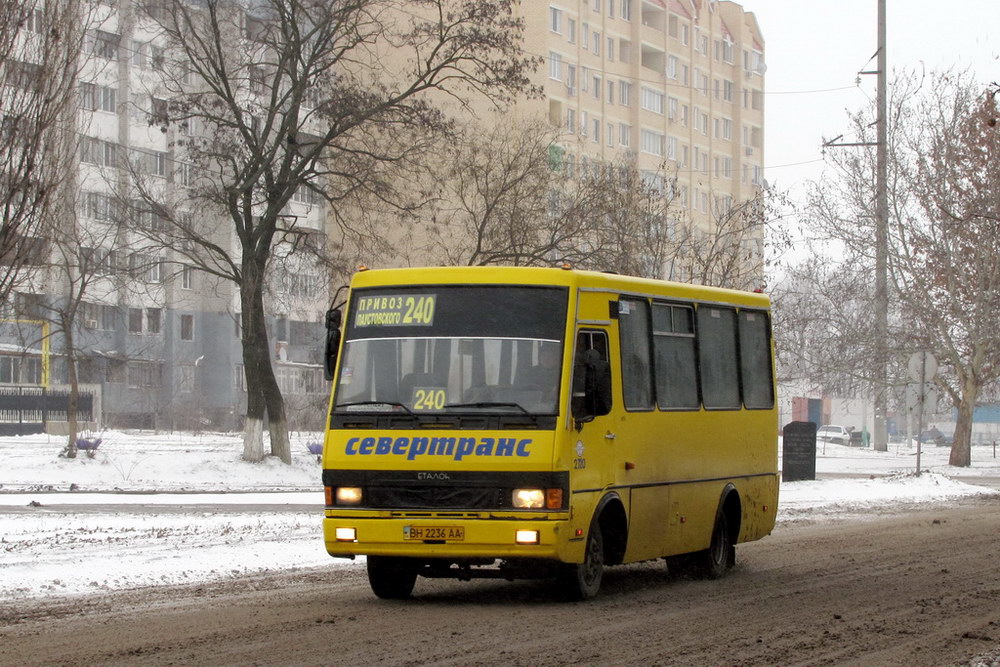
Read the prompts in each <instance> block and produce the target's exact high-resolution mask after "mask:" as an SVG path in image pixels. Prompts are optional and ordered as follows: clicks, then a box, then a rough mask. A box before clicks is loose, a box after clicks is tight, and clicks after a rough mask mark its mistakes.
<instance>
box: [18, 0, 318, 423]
mask: <svg viewBox="0 0 1000 667" xmlns="http://www.w3.org/2000/svg"><path fill="white" fill-rule="evenodd" d="M138 6H139V5H138V3H133V2H129V1H122V2H118V3H100V4H96V5H95V6H94V11H95V12H96V14H95V15H93V16H91V17H90V23H91V28H90V30H89V31H88V38H87V40H86V47H85V50H84V52H83V53H81V55H80V57H81V58H82V59H83V63H82V72H81V77H80V82H79V92H78V96H79V112H78V113H79V130H78V132H79V134H80V136H79V160H78V171H77V173H76V174H75V182H74V183H73V184H72V188H71V189H72V194H71V195H70V197H71V198H73V199H74V200H73V201H67V202H66V206H65V207H64V209H63V211H62V213H61V217H62V221H61V223H60V225H61V227H62V231H61V233H62V234H64V237H63V238H64V240H65V241H66V243H63V244H62V246H63V247H56V246H57V245H58V244H56V243H54V242H53V241H52V239H48V240H47V241H48V243H47V246H46V247H47V252H41V253H38V257H36V258H35V259H34V261H33V262H32V263H33V264H34V265H35V266H33V267H29V269H30V270H29V271H28V272H27V273H26V274H25V276H24V280H22V281H21V284H20V285H19V286H18V288H17V290H16V293H15V294H14V295H12V298H11V299H9V300H8V303H4V304H3V312H2V313H0V385H14V386H38V385H48V386H49V387H57V388H58V387H60V386H65V384H66V383H67V382H68V378H67V364H66V362H65V359H66V355H65V342H66V336H65V333H64V332H63V331H61V330H60V323H59V315H60V313H61V312H62V311H63V310H65V306H66V304H67V303H68V299H69V298H70V297H69V296H68V295H70V294H72V293H73V290H74V289H76V288H78V287H79V285H80V284H81V281H86V289H85V292H84V294H83V296H82V300H81V302H80V306H79V309H78V311H77V313H76V317H75V324H74V326H73V339H74V340H73V342H74V347H75V349H76V354H77V359H78V364H77V365H78V374H79V382H80V383H81V385H82V386H83V387H84V389H85V390H86V391H89V392H92V393H94V394H96V395H97V397H98V404H99V405H100V406H101V413H102V414H100V415H97V416H96V417H97V418H98V419H99V421H100V422H101V423H102V424H103V425H104V426H110V427H132V428H154V427H155V428H191V427H197V428H219V429H222V428H238V427H239V426H240V420H241V418H242V415H243V412H244V409H245V408H244V406H245V400H246V397H245V388H246V385H245V380H244V375H243V360H242V347H241V343H240V334H241V331H240V316H239V313H240V298H239V293H238V290H237V288H236V286H235V285H234V284H233V283H232V282H229V281H226V280H223V279H219V278H213V277H212V276H210V275H209V274H207V273H205V272H202V271H198V270H196V269H195V268H194V267H192V266H190V265H189V264H188V263H187V261H186V259H185V257H186V253H185V251H186V250H189V248H185V247H182V245H183V244H184V243H185V242H184V241H183V240H179V241H178V242H177V244H176V245H174V246H173V247H170V246H169V245H164V244H163V243H150V241H149V237H150V234H149V231H150V230H156V229H157V226H158V225H162V223H163V221H162V219H160V213H158V212H157V211H156V210H155V208H153V207H151V206H150V205H148V204H146V203H144V202H142V201H140V200H138V199H135V200H131V199H129V196H130V195H129V194H128V193H130V192H132V191H133V190H134V188H135V186H136V185H137V181H139V180H141V181H142V183H143V187H144V188H146V190H147V191H149V190H152V191H156V192H159V193H162V195H163V201H171V202H176V205H177V207H178V211H176V212H175V214H177V215H181V216H185V217H186V218H188V219H189V220H190V222H191V224H192V225H193V226H194V227H196V228H199V229H204V230H207V231H206V233H208V234H213V235H214V237H213V238H214V240H215V241H216V242H217V243H219V244H220V247H223V248H229V249H231V250H232V252H233V253H234V256H235V255H236V254H237V253H238V245H237V244H236V242H235V240H234V234H235V232H234V231H233V223H232V221H231V220H228V219H225V218H218V217H216V218H213V217H212V216H213V215H214V214H211V213H207V212H206V211H205V210H204V209H201V208H199V207H198V205H197V203H196V201H197V200H196V199H194V198H189V197H188V196H187V191H188V189H190V188H192V187H193V186H194V185H195V183H194V182H195V180H196V179H197V168H196V166H195V165H194V164H192V163H191V162H190V160H189V159H188V158H187V157H186V156H185V154H184V152H183V149H182V148H180V147H181V146H183V145H184V143H185V139H190V138H192V137H196V136H197V135H198V132H199V131H200V128H198V127H197V124H196V123H195V122H188V123H168V122H166V121H165V116H166V109H167V106H168V104H169V101H170V96H171V92H170V90H169V89H168V87H167V86H165V85H164V84H163V77H161V76H159V74H160V72H162V71H163V69H164V68H165V67H176V66H177V62H176V61H170V59H169V56H168V55H167V54H166V51H165V48H164V46H163V44H162V43H161V42H160V41H159V40H160V38H159V37H158V34H159V32H158V31H157V30H156V29H155V24H153V23H152V22H151V21H150V20H149V18H148V16H147V15H145V14H144V13H143V12H140V11H137V7H138ZM323 209H324V206H323V204H322V202H321V201H319V200H318V198H317V197H315V196H313V195H312V194H310V193H304V194H303V195H302V196H296V197H295V198H294V201H292V202H291V203H290V204H289V207H288V210H287V211H286V213H287V215H288V217H289V219H295V220H296V225H297V229H298V230H300V231H303V230H304V231H313V232H315V233H316V234H317V235H322V233H323V226H324V224H325V213H324V210H323ZM268 300H269V302H268V303H267V312H268V313H269V317H268V328H269V339H270V343H271V345H272V346H273V355H272V363H273V364H274V367H275V372H276V375H277V378H278V381H279V385H280V386H281V389H282V391H283V394H284V396H285V398H286V404H287V410H288V417H289V423H290V426H291V427H292V428H303V427H313V428H315V427H318V425H320V424H321V423H322V414H323V412H324V405H325V401H326V398H327V395H328V385H327V384H326V383H325V382H324V380H323V377H322V369H321V366H320V364H319V359H320V355H319V347H320V345H321V340H322V327H323V325H322V324H321V322H322V313H323V312H324V311H325V309H326V307H327V305H328V294H327V278H326V276H325V275H324V274H323V273H322V272H321V271H320V270H319V269H317V268H316V267H313V266H310V265H309V263H308V262H301V263H299V265H297V266H296V267H295V269H294V270H286V271H278V272H276V275H275V276H274V280H273V284H272V285H270V287H269V290H268ZM43 322H44V325H43V324H42V323H43ZM43 328H44V329H45V330H47V331H49V332H51V333H52V336H51V338H50V339H49V340H48V341H47V343H46V345H44V346H43V345H42V344H41V342H40V340H39V339H40V336H41V333H42V330H43Z"/></svg>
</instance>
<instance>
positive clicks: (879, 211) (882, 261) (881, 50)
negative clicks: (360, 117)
mask: <svg viewBox="0 0 1000 667" xmlns="http://www.w3.org/2000/svg"><path fill="white" fill-rule="evenodd" d="M885 3H886V0H878V54H877V55H878V69H876V70H875V71H866V72H859V74H876V75H877V76H878V85H877V93H876V99H875V105H876V107H877V108H878V109H877V113H878V117H877V118H876V119H875V124H876V140H875V141H873V142H872V141H862V142H852V143H836V142H837V140H838V139H840V138H841V137H837V138H835V139H832V140H830V141H825V142H823V147H824V148H826V147H837V146H874V147H875V303H874V307H875V359H873V360H872V361H873V364H872V365H873V373H872V389H873V393H874V398H875V429H874V433H872V449H874V450H875V451H879V452H884V451H887V450H888V432H887V430H886V415H887V413H888V400H887V396H888V378H889V373H888V365H889V349H888V347H887V344H888V341H887V338H888V335H889V292H888V288H887V284H888V256H889V234H888V229H889V185H888V184H889V144H888V140H889V116H888V107H889V103H888V94H887V90H888V84H887V79H888V65H887V61H888V59H887V57H886V48H885V47H886V39H885V24H886V21H885ZM841 136H843V135H841Z"/></svg>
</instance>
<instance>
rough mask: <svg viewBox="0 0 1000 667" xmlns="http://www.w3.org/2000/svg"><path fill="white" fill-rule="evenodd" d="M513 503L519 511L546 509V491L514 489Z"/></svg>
mask: <svg viewBox="0 0 1000 667" xmlns="http://www.w3.org/2000/svg"><path fill="white" fill-rule="evenodd" d="M512 502H513V504H514V507H516V508H517V509H523V510H537V509H541V508H543V507H545V491H544V490H543V489H514V496H513V500H512Z"/></svg>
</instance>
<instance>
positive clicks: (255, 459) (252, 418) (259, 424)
mask: <svg viewBox="0 0 1000 667" xmlns="http://www.w3.org/2000/svg"><path fill="white" fill-rule="evenodd" d="M247 384H248V385H249V384H250V381H249V380H247ZM243 460H244V461H249V462H250V463H260V462H261V461H263V460H264V401H263V400H262V399H261V397H260V394H259V393H256V392H247V415H246V423H245V424H244V425H243Z"/></svg>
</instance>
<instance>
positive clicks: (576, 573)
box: [559, 525, 604, 600]
mask: <svg viewBox="0 0 1000 667" xmlns="http://www.w3.org/2000/svg"><path fill="white" fill-rule="evenodd" d="M603 578H604V536H603V535H602V534H601V527H600V526H597V525H594V526H591V528H590V534H589V535H588V536H587V547H586V549H585V551H584V555H583V562H582V563H571V564H569V565H564V566H563V571H562V572H561V574H560V577H559V583H560V588H561V589H562V591H563V592H564V593H565V595H566V597H568V598H569V599H570V600H589V599H591V598H593V597H595V596H596V595H597V592H598V591H600V590H601V579H603Z"/></svg>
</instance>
